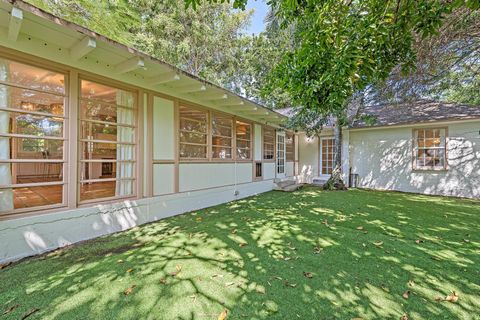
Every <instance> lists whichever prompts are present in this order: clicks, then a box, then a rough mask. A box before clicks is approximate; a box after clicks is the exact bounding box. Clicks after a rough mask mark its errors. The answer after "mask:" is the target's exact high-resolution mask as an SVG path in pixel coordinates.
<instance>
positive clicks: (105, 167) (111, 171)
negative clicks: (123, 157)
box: [80, 161, 135, 180]
mask: <svg viewBox="0 0 480 320" xmlns="http://www.w3.org/2000/svg"><path fill="white" fill-rule="evenodd" d="M117 168H119V169H122V171H123V172H122V178H124V179H125V178H134V176H135V164H134V163H133V162H109V161H105V162H82V163H81V165H80V174H81V180H96V179H112V178H116V177H117Z"/></svg>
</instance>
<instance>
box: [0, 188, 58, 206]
mask: <svg viewBox="0 0 480 320" xmlns="http://www.w3.org/2000/svg"><path fill="white" fill-rule="evenodd" d="M0 198H1V199H6V198H11V199H12V200H13V201H12V203H11V207H10V208H9V209H6V205H5V203H2V207H1V208H0V211H9V210H13V209H24V208H34V207H40V206H48V205H55V204H61V203H62V200H63V199H62V198H63V186H62V185H55V186H39V187H27V188H13V189H0ZM9 206H10V205H9Z"/></svg>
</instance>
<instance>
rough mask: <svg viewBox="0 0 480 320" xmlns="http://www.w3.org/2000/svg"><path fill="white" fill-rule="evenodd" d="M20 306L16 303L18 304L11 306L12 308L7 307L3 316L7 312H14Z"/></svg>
mask: <svg viewBox="0 0 480 320" xmlns="http://www.w3.org/2000/svg"><path fill="white" fill-rule="evenodd" d="M18 306H19V305H18V304H16V305H13V306H11V307H10V308H7V309H6V310H5V311H3V313H2V316H3V315H5V314H8V313H10V312H13V311H14V310H15V309H17V308H18Z"/></svg>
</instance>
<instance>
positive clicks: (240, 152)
mask: <svg viewBox="0 0 480 320" xmlns="http://www.w3.org/2000/svg"><path fill="white" fill-rule="evenodd" d="M237 157H238V158H239V159H242V160H247V159H250V149H241V148H237Z"/></svg>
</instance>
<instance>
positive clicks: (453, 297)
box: [445, 291, 459, 302]
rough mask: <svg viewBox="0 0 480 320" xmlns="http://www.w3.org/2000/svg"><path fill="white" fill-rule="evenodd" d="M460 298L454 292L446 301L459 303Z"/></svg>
mask: <svg viewBox="0 0 480 320" xmlns="http://www.w3.org/2000/svg"><path fill="white" fill-rule="evenodd" d="M458 298H459V297H458V294H457V293H456V292H455V291H452V294H450V295H448V296H446V297H445V301H449V302H457V301H458Z"/></svg>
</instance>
